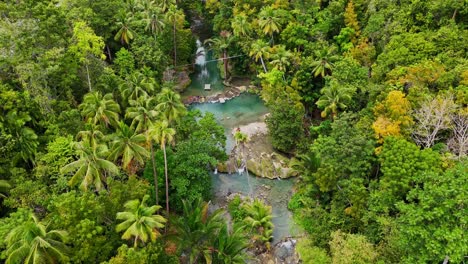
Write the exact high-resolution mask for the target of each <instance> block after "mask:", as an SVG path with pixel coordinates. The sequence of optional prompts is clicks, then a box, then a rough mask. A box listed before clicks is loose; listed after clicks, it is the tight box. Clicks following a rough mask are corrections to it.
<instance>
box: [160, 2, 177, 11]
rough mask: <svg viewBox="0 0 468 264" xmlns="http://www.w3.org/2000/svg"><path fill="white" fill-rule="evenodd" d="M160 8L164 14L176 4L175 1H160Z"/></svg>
mask: <svg viewBox="0 0 468 264" xmlns="http://www.w3.org/2000/svg"><path fill="white" fill-rule="evenodd" d="M158 2H159V7H160V8H161V10H162V11H163V12H167V11H168V10H169V8H170V7H171V6H174V5H175V4H176V1H175V0H159V1H158Z"/></svg>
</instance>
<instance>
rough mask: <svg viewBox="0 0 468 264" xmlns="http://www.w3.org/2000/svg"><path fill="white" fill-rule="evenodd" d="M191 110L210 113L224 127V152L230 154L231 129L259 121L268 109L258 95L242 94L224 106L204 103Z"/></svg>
mask: <svg viewBox="0 0 468 264" xmlns="http://www.w3.org/2000/svg"><path fill="white" fill-rule="evenodd" d="M190 108H191V109H199V110H200V111H201V112H202V113H206V112H211V113H213V114H214V116H215V117H216V120H217V121H218V122H219V123H220V124H221V125H222V126H223V127H224V132H225V135H226V138H227V142H226V150H227V151H228V152H230V151H231V150H232V147H233V146H234V139H233V137H232V134H231V131H232V129H234V128H236V127H238V126H242V125H246V124H249V123H252V122H256V121H260V120H262V119H263V116H264V115H265V114H266V113H268V108H267V107H266V106H265V105H264V104H263V101H262V99H260V97H259V96H258V95H254V94H248V93H243V94H241V95H240V96H238V97H236V98H233V99H231V100H229V101H227V102H225V103H224V104H221V103H204V104H195V105H192V106H191V107H190Z"/></svg>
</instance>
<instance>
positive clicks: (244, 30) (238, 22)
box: [231, 14, 252, 37]
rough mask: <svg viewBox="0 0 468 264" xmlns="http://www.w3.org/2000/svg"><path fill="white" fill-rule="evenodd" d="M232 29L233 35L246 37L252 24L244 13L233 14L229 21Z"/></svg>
mask: <svg viewBox="0 0 468 264" xmlns="http://www.w3.org/2000/svg"><path fill="white" fill-rule="evenodd" d="M231 27H232V31H233V32H234V35H235V36H239V37H246V36H248V35H249V34H250V32H251V31H252V26H251V25H250V23H249V20H248V19H247V16H246V15H244V14H241V15H238V16H234V19H233V20H232V22H231Z"/></svg>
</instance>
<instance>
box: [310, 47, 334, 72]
mask: <svg viewBox="0 0 468 264" xmlns="http://www.w3.org/2000/svg"><path fill="white" fill-rule="evenodd" d="M324 47H326V48H323V49H318V50H315V51H314V58H315V60H314V61H313V62H312V66H313V67H314V69H313V70H312V73H313V74H314V77H317V76H320V77H322V78H324V77H325V76H326V75H331V72H332V69H333V62H334V61H336V60H337V56H336V54H335V53H336V48H335V47H334V46H332V47H328V46H327V44H326V43H324Z"/></svg>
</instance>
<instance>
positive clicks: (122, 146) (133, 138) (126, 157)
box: [109, 122, 149, 175]
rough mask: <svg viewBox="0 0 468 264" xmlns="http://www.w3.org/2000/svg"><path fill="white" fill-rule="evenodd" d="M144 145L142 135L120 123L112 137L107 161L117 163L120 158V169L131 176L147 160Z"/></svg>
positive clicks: (143, 136)
mask: <svg viewBox="0 0 468 264" xmlns="http://www.w3.org/2000/svg"><path fill="white" fill-rule="evenodd" d="M145 144H146V137H145V135H144V134H141V133H137V132H135V130H133V129H131V128H130V127H129V126H127V125H126V124H125V123H124V122H120V124H119V128H118V129H117V131H116V133H115V135H113V139H112V142H111V149H110V153H109V159H111V160H113V161H117V160H118V159H120V158H121V162H122V168H123V169H124V170H125V171H126V172H127V173H128V174H130V175H133V174H135V172H136V171H137V169H138V167H139V165H143V164H144V163H145V160H146V159H148V158H149V153H148V151H147V150H146V149H145V148H144V147H143V146H144V145H145Z"/></svg>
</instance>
